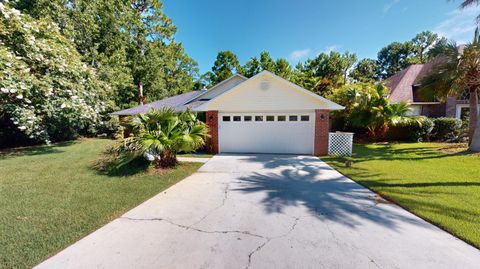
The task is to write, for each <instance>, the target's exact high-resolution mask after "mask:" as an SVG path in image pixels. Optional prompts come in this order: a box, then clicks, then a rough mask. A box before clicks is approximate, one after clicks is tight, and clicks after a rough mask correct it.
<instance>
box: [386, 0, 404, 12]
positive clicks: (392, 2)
mask: <svg viewBox="0 0 480 269" xmlns="http://www.w3.org/2000/svg"><path fill="white" fill-rule="evenodd" d="M399 2H400V0H392V1H390V2H388V3H386V4H385V5H383V9H382V12H383V15H385V14H387V13H388V12H389V11H390V10H391V9H392V7H393V6H395V5H396V4H398V3H399Z"/></svg>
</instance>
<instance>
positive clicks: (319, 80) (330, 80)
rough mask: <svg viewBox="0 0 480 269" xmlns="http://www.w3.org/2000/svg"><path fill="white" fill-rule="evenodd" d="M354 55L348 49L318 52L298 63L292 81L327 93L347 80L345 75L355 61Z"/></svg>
mask: <svg viewBox="0 0 480 269" xmlns="http://www.w3.org/2000/svg"><path fill="white" fill-rule="evenodd" d="M356 59H357V58H356V55H355V54H352V53H349V52H348V51H347V52H345V53H343V54H340V53H339V52H336V51H332V52H330V53H329V54H327V53H324V52H322V53H320V54H319V55H318V56H317V57H316V58H314V59H308V60H307V61H306V62H305V63H303V64H301V63H300V64H298V65H297V67H296V70H295V73H294V78H293V82H294V83H296V84H298V85H300V86H302V87H304V88H306V89H308V90H311V91H313V92H315V93H319V94H328V93H330V92H331V91H332V90H333V89H335V88H338V87H341V86H343V85H345V84H346V82H347V75H348V72H349V70H350V69H351V67H352V66H353V65H354V64H355V62H356Z"/></svg>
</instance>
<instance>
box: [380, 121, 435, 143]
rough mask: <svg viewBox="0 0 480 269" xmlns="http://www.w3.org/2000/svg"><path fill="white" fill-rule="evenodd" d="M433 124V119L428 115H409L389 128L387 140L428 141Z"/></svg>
mask: <svg viewBox="0 0 480 269" xmlns="http://www.w3.org/2000/svg"><path fill="white" fill-rule="evenodd" d="M433 126H434V123H433V121H432V120H431V119H429V118H427V117H409V120H407V121H404V122H402V123H400V124H398V125H397V126H394V127H392V128H391V129H390V130H389V133H388V135H387V140H399V141H414V142H418V141H426V140H429V139H430V133H431V132H432V130H433Z"/></svg>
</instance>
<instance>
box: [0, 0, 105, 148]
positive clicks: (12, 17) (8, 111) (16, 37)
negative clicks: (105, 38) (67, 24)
mask: <svg viewBox="0 0 480 269" xmlns="http://www.w3.org/2000/svg"><path fill="white" fill-rule="evenodd" d="M0 40H1V42H0V90H1V92H0V104H1V106H0V125H1V128H0V130H1V135H0V136H1V137H2V140H4V139H5V141H2V144H5V145H7V146H8V145H9V146H11V145H13V144H14V143H15V142H16V141H15V139H17V138H19V137H20V138H21V139H20V140H21V141H18V140H17V141H18V142H19V143H25V142H26V141H31V142H32V141H33V142H46V143H48V142H50V141H60V140H65V139H72V138H74V137H76V136H78V135H81V134H83V135H87V134H95V133H96V131H97V130H98V128H101V126H102V125H103V124H104V122H103V120H104V119H105V117H104V116H105V115H106V114H107V113H108V112H111V103H110V102H109V100H108V97H109V96H110V95H111V93H112V91H111V90H110V87H109V86H108V85H107V84H105V83H103V82H102V81H100V80H99V79H98V76H97V74H96V72H95V70H94V69H93V68H91V67H88V66H87V65H85V64H84V63H82V61H81V60H82V58H81V55H80V54H79V53H78V52H77V50H76V49H75V47H74V45H73V44H72V43H71V42H70V40H68V39H67V38H65V37H64V36H63V35H62V34H61V33H60V32H59V29H58V27H57V26H56V25H55V24H54V23H53V22H52V21H51V20H50V19H49V18H44V19H39V20H34V19H32V18H31V17H30V16H28V15H26V14H22V13H21V12H19V11H18V10H16V9H12V8H10V7H9V6H8V4H2V3H0ZM10 139H11V140H10Z"/></svg>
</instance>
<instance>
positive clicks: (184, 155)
mask: <svg viewBox="0 0 480 269" xmlns="http://www.w3.org/2000/svg"><path fill="white" fill-rule="evenodd" d="M178 157H192V158H212V157H213V154H209V153H182V154H178Z"/></svg>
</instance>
